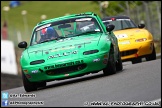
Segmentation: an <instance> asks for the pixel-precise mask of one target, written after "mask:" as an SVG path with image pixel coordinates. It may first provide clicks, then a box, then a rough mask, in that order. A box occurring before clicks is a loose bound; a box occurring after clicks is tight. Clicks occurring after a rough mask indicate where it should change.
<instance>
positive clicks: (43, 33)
mask: <svg viewBox="0 0 162 108" xmlns="http://www.w3.org/2000/svg"><path fill="white" fill-rule="evenodd" d="M114 27H115V26H114V25H109V26H107V27H105V26H104V24H103V22H102V20H101V19H100V17H99V16H98V15H97V14H95V13H93V12H86V13H81V14H72V15H68V16H63V17H58V18H53V19H49V20H45V21H42V22H40V23H38V24H37V25H36V26H35V27H34V29H33V33H32V36H31V40H30V45H27V42H25V41H23V42H20V43H19V44H18V47H19V48H25V50H24V51H23V53H22V56H21V59H20V64H21V68H22V78H23V84H24V88H25V90H26V91H27V92H29V91H34V90H37V89H38V88H40V87H44V86H46V82H49V81H54V80H62V79H67V78H72V77H77V76H82V75H85V74H89V73H95V72H99V71H101V70H103V73H104V75H109V74H115V73H116V71H119V70H122V69H123V65H122V61H121V56H120V52H119V47H118V41H117V38H116V37H115V35H114V33H113V32H112V30H113V29H114Z"/></svg>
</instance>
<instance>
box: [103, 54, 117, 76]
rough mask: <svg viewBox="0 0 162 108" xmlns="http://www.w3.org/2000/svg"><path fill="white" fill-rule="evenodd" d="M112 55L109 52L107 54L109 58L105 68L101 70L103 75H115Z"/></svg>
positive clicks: (114, 63)
mask: <svg viewBox="0 0 162 108" xmlns="http://www.w3.org/2000/svg"><path fill="white" fill-rule="evenodd" d="M113 54H114V53H112V52H111V51H110V54H109V55H110V56H109V60H108V63H107V66H106V68H104V69H103V73H104V75H112V74H115V73H116V62H115V59H114V55H113Z"/></svg>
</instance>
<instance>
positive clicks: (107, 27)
mask: <svg viewBox="0 0 162 108" xmlns="http://www.w3.org/2000/svg"><path fill="white" fill-rule="evenodd" d="M114 28H115V26H114V25H113V24H109V25H107V26H106V30H107V31H108V32H111V31H112V30H114Z"/></svg>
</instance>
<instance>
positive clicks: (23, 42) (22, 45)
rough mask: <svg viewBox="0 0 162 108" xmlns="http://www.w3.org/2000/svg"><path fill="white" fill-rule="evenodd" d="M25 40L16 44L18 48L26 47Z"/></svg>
mask: <svg viewBox="0 0 162 108" xmlns="http://www.w3.org/2000/svg"><path fill="white" fill-rule="evenodd" d="M27 45H28V44H27V42H26V41H22V42H20V43H19V44H18V47H19V48H25V49H26V47H27Z"/></svg>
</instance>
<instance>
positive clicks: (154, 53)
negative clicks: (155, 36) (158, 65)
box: [146, 45, 156, 61]
mask: <svg viewBox="0 0 162 108" xmlns="http://www.w3.org/2000/svg"><path fill="white" fill-rule="evenodd" d="M150 60H156V51H155V47H154V45H153V51H152V53H151V54H149V55H147V56H146V61H150Z"/></svg>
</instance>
